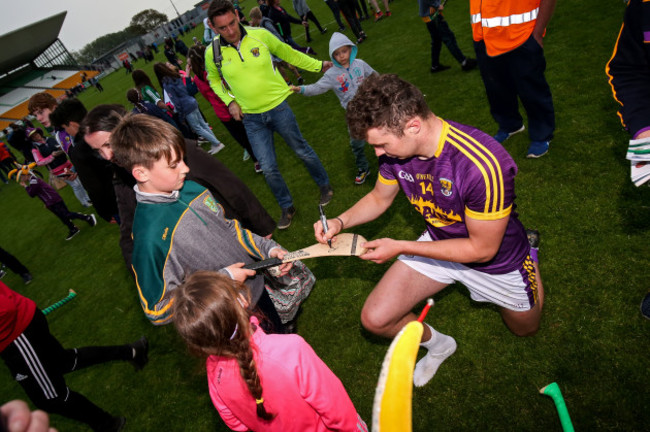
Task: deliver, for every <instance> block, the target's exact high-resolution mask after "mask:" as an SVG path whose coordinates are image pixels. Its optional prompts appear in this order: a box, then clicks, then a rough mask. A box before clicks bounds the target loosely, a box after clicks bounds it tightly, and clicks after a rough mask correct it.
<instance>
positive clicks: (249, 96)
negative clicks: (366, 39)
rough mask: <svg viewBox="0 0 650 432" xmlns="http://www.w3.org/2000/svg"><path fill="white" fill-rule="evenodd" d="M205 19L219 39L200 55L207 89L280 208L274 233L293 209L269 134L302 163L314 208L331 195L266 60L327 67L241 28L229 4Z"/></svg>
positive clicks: (214, 7)
mask: <svg viewBox="0 0 650 432" xmlns="http://www.w3.org/2000/svg"><path fill="white" fill-rule="evenodd" d="M208 19H209V25H210V27H211V28H212V29H213V30H214V31H215V32H216V33H217V34H218V35H219V36H218V37H216V38H215V39H214V40H213V42H212V44H211V45H210V46H208V48H207V50H206V52H205V66H206V70H207V72H208V80H209V81H210V86H211V87H212V89H213V90H214V92H215V93H216V94H217V96H219V98H221V100H222V101H223V102H224V103H225V104H226V105H227V106H228V111H229V112H230V115H232V116H233V118H235V120H242V121H243V122H244V126H245V128H246V133H247V134H248V139H249V141H250V142H251V146H252V148H253V152H254V153H255V156H256V157H257V159H258V160H259V161H260V164H261V165H262V171H263V172H264V177H265V179H266V182H267V183H268V185H269V187H270V188H271V191H272V192H273V195H275V199H276V200H277V201H278V204H279V205H280V207H281V208H282V217H281V218H280V220H279V221H278V228H279V229H286V228H288V227H289V225H291V219H292V218H293V216H294V214H295V212H296V209H295V207H294V205H293V200H292V198H291V193H290V192H289V188H288V187H287V184H286V183H285V181H284V179H283V178H282V174H280V171H279V169H278V163H277V160H276V154H275V148H274V145H273V133H274V132H276V131H277V132H278V133H279V134H280V136H281V137H282V138H284V140H285V141H286V143H287V144H288V145H289V147H291V149H292V150H293V151H294V152H295V153H296V155H298V157H299V158H300V159H302V161H303V163H304V164H305V166H306V167H307V170H308V171H309V174H310V175H311V177H312V178H313V179H314V181H315V182H316V184H317V185H318V186H319V188H320V204H322V205H326V204H328V203H329V202H330V201H331V200H332V196H333V194H334V192H333V190H332V187H331V186H330V183H329V177H328V176H327V172H326V171H325V168H324V167H323V164H322V163H321V161H320V159H319V158H318V155H317V154H316V152H315V151H314V150H313V149H312V148H311V147H310V146H309V144H308V143H307V141H306V140H305V139H304V138H303V136H302V134H301V133H300V129H299V128H298V123H297V122H296V118H295V116H294V114H293V111H291V108H290V107H289V104H288V103H287V102H286V100H285V99H286V98H287V97H288V96H289V95H290V94H292V92H291V90H290V89H289V87H288V86H287V83H286V82H285V81H284V79H283V78H282V75H281V74H280V72H279V71H277V70H276V69H275V68H274V67H273V60H272V57H271V56H272V55H275V56H277V57H279V58H281V59H282V60H284V61H286V62H288V63H290V64H293V65H294V66H296V67H298V68H300V69H304V70H307V71H311V72H318V71H321V72H325V71H326V70H327V69H329V68H330V67H332V62H330V61H323V62H321V61H319V60H316V59H313V58H311V57H309V56H308V55H305V54H303V53H301V52H298V51H296V50H294V49H293V48H291V47H290V46H289V45H287V44H285V43H283V42H281V41H279V40H278V39H277V38H276V37H275V36H273V35H272V34H271V33H269V32H268V31H267V30H265V29H261V28H252V27H244V26H242V25H241V24H240V23H239V18H238V17H237V14H236V13H235V9H234V6H233V4H232V3H231V2H230V1H229V0H214V1H213V2H212V3H211V4H210V8H209V9H208Z"/></svg>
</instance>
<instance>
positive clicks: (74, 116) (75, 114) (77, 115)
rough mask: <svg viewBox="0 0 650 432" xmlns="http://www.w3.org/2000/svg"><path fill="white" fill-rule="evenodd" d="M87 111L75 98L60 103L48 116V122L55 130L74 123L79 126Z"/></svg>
mask: <svg viewBox="0 0 650 432" xmlns="http://www.w3.org/2000/svg"><path fill="white" fill-rule="evenodd" d="M87 113H88V110H87V109H86V107H85V106H84V104H82V103H81V101H80V100H79V99H77V98H69V99H65V100H64V101H62V102H61V103H60V104H59V105H58V106H57V107H56V108H55V109H54V111H52V113H51V114H50V122H51V123H52V126H54V127H55V128H61V127H63V126H64V125H67V124H70V122H75V123H79V124H81V122H82V121H83V119H84V117H86V114H87Z"/></svg>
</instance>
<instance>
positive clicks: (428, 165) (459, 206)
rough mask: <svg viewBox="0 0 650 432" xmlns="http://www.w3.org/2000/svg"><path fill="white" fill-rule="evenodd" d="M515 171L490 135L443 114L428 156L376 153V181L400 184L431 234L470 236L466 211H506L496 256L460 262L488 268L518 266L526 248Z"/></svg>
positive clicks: (498, 214) (476, 215)
mask: <svg viewBox="0 0 650 432" xmlns="http://www.w3.org/2000/svg"><path fill="white" fill-rule="evenodd" d="M516 174H517V165H516V164H515V162H514V161H513V160H512V157H510V155H509V154H508V152H507V151H506V149H505V148H503V146H502V145H501V144H499V143H498V142H497V141H495V140H494V139H493V138H492V137H490V136H489V135H487V134H486V133H484V132H481V131H480V130H478V129H476V128H473V127H471V126H466V125H462V124H460V123H455V122H451V121H449V122H446V121H444V120H443V129H442V133H441V136H440V143H439V145H438V150H437V152H436V154H435V155H434V156H433V157H432V158H430V159H419V158H417V157H413V158H409V159H395V158H391V157H388V156H386V155H382V156H380V157H379V181H380V182H382V183H385V184H388V185H394V184H399V185H400V187H401V188H402V190H403V191H404V193H405V194H406V197H407V198H408V200H409V201H410V202H411V204H412V205H413V207H415V209H416V210H417V211H418V212H419V213H420V214H422V216H423V217H424V220H425V221H426V224H427V230H428V231H429V233H430V234H431V238H433V239H434V240H445V239H452V238H463V237H468V234H467V227H466V225H465V218H466V217H468V216H469V217H471V218H472V219H479V220H497V219H502V218H504V217H507V216H510V219H509V221H508V226H507V228H506V232H505V235H504V237H503V241H502V243H501V247H500V248H499V251H498V252H497V254H496V255H495V256H494V258H493V259H492V260H490V261H488V262H485V263H464V264H466V265H467V266H468V267H471V268H473V269H475V270H479V271H482V272H485V273H490V274H503V273H507V272H510V271H512V270H515V269H518V268H519V267H521V263H522V262H523V261H524V259H525V258H526V255H527V254H528V251H529V249H530V246H529V244H528V240H527V238H526V232H525V230H524V227H523V225H522V224H521V222H520V221H519V219H518V218H517V213H516V212H515V204H514V200H515V175H516Z"/></svg>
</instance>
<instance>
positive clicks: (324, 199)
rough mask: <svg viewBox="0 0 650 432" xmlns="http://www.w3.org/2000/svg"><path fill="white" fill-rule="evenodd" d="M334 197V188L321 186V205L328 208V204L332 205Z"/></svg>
mask: <svg viewBox="0 0 650 432" xmlns="http://www.w3.org/2000/svg"><path fill="white" fill-rule="evenodd" d="M333 196H334V190H333V189H332V186H330V185H326V186H321V187H320V201H319V204H320V205H323V206H326V205H327V204H329V203H330V201H332V197H333Z"/></svg>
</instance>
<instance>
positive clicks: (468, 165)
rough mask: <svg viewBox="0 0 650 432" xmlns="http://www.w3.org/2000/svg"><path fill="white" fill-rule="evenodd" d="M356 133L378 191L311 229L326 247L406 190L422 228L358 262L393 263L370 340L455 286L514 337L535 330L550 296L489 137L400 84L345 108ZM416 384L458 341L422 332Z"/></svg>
mask: <svg viewBox="0 0 650 432" xmlns="http://www.w3.org/2000/svg"><path fill="white" fill-rule="evenodd" d="M346 117H347V122H348V126H349V128H350V134H351V135H352V136H353V137H355V138H357V139H365V140H366V141H367V142H368V144H369V145H371V146H372V147H373V148H374V149H375V154H376V155H377V156H378V157H379V178H378V179H377V183H376V184H375V187H374V189H373V190H372V191H371V192H370V193H368V194H367V195H366V196H364V197H363V198H361V200H359V201H358V202H357V203H356V204H355V205H353V206H352V207H351V208H350V209H348V210H347V211H345V212H344V213H342V214H341V215H339V216H338V217H336V218H334V219H330V220H328V221H327V222H328V227H329V230H328V231H327V233H325V231H324V229H323V225H322V224H321V222H317V223H316V224H314V232H315V235H316V239H317V240H318V241H319V242H321V243H325V242H326V241H327V240H328V239H331V238H333V237H334V236H335V235H336V234H338V233H339V232H340V231H341V230H343V229H344V228H350V227H352V226H355V225H359V224H362V223H365V222H369V221H371V220H374V219H376V218H378V217H379V216H380V215H381V214H383V213H384V212H385V211H386V210H387V209H388V208H389V207H390V205H391V204H392V202H393V200H394V199H395V197H396V196H397V194H398V192H399V190H400V189H402V190H403V191H404V193H405V194H406V196H407V198H408V199H409V201H410V202H411V204H412V205H413V207H414V208H415V209H416V211H418V212H419V213H420V214H421V215H422V217H423V218H424V220H425V223H426V231H425V232H424V234H423V235H422V236H421V237H420V238H419V239H418V240H417V241H404V240H393V239H388V238H384V239H378V240H373V241H369V242H366V243H365V244H363V245H361V246H362V247H365V248H368V249H369V251H368V252H366V253H365V254H364V255H362V256H361V258H362V259H365V260H370V261H373V262H376V263H383V262H386V261H388V260H390V259H392V258H394V257H396V256H397V257H398V260H397V261H396V262H395V263H394V264H393V265H392V266H391V267H390V269H389V270H388V271H387V272H386V274H385V275H384V277H383V278H382V279H381V281H380V282H379V284H378V285H377V286H376V287H375V289H374V290H373V292H372V293H370V295H369V296H368V299H367V300H366V303H365V305H364V307H363V310H362V312H361V321H362V323H363V325H364V327H366V328H367V329H368V330H369V331H371V332H373V333H375V334H378V335H381V336H386V337H391V338H392V337H394V336H395V335H396V334H397V333H398V332H399V330H400V329H401V328H402V327H403V326H404V325H405V324H406V323H408V322H410V321H414V320H415V319H416V316H415V315H414V314H413V313H412V312H411V311H412V310H413V308H414V307H415V306H416V305H417V304H418V303H419V302H420V301H422V300H424V299H425V298H427V297H430V296H432V295H434V294H436V293H437V292H439V291H441V290H442V289H444V288H445V287H446V286H447V285H449V284H452V283H454V282H461V283H462V284H463V285H465V286H466V287H467V288H468V290H469V292H470V295H471V298H472V299H473V300H476V301H481V302H490V303H494V304H495V305H497V306H498V307H499V310H500V313H501V316H502V318H503V320H504V322H505V324H506V326H508V328H509V329H510V331H511V332H513V333H514V334H516V335H518V336H531V335H533V334H535V333H536V332H537V330H538V328H539V322H540V317H541V310H542V304H543V299H544V293H543V289H542V284H541V280H540V278H539V268H538V265H537V262H535V260H533V259H531V257H530V251H531V248H530V244H529V242H528V239H527V237H526V231H525V229H524V227H523V225H522V224H521V222H519V220H518V219H517V213H516V212H515V211H514V209H515V204H514V198H515V185H514V178H515V175H516V174H517V166H516V165H515V163H514V161H513V160H512V158H511V157H510V155H509V154H508V152H507V151H506V150H505V149H504V148H503V147H502V146H501V145H500V144H499V143H498V142H497V141H495V140H494V139H493V138H491V137H490V136H489V135H487V134H485V133H483V132H481V131H480V130H478V129H475V128H473V127H470V126H465V125H461V124H458V123H455V122H447V121H444V120H443V119H441V118H439V117H436V116H435V115H434V114H433V113H432V112H431V110H430V109H429V107H428V106H427V104H426V101H425V99H424V95H423V94H422V93H421V92H420V91H419V90H418V89H417V88H416V87H415V86H414V85H412V84H410V83H408V82H406V81H403V80H401V79H400V78H399V77H397V75H381V76H370V77H368V78H366V80H365V81H364V83H363V84H362V85H361V87H360V88H359V90H358V91H357V94H356V96H355V97H354V98H353V99H352V101H350V103H349V104H348V109H347V114H346ZM421 346H423V347H424V348H427V350H428V353H427V354H426V355H425V356H424V357H423V358H422V359H421V360H420V361H419V362H418V363H417V365H416V368H415V373H414V376H413V380H414V383H415V385H417V386H422V385H424V384H426V383H427V382H428V381H429V380H430V379H431V378H432V377H433V376H434V375H435V373H436V371H437V370H438V367H439V366H440V364H441V363H442V362H443V361H444V360H445V359H446V358H447V357H449V356H450V355H451V354H453V353H454V352H455V350H456V341H455V340H454V339H453V338H452V337H450V336H447V335H444V334H442V333H439V332H437V331H436V330H434V329H433V328H432V327H431V326H429V325H425V328H424V334H423V336H422V343H421Z"/></svg>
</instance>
